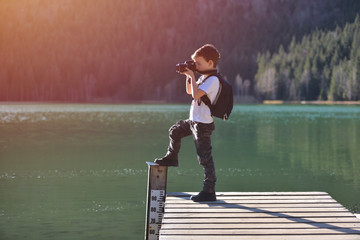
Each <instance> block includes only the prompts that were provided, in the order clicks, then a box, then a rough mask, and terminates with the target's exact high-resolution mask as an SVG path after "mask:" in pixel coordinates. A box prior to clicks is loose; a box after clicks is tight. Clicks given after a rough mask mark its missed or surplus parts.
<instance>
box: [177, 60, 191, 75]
mask: <svg viewBox="0 0 360 240" xmlns="http://www.w3.org/2000/svg"><path fill="white" fill-rule="evenodd" d="M186 68H188V69H190V70H191V71H196V65H195V61H193V60H190V61H185V62H184V63H178V64H176V72H178V73H183V72H185V71H186Z"/></svg>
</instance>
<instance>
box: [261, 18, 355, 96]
mask: <svg viewBox="0 0 360 240" xmlns="http://www.w3.org/2000/svg"><path fill="white" fill-rule="evenodd" d="M359 53H360V17H359V15H358V16H357V17H356V19H355V20H354V22H353V23H347V24H346V25H345V26H344V27H342V28H341V27H337V28H336V29H335V30H333V31H322V30H316V31H315V32H314V33H312V34H310V35H306V36H304V37H303V38H302V40H301V41H299V42H296V41H295V40H294V39H293V40H292V42H291V44H290V45H289V48H288V50H287V51H284V49H283V47H282V46H280V48H279V50H278V52H277V53H274V54H273V55H272V56H271V57H269V53H266V54H262V55H259V57H258V64H259V69H258V72H257V74H256V78H255V80H256V90H257V93H258V96H260V97H261V98H263V99H277V100H334V101H335V100H355V101H357V100H360V75H359V71H360V65H359V62H360V55H359ZM265 59H266V60H265Z"/></svg>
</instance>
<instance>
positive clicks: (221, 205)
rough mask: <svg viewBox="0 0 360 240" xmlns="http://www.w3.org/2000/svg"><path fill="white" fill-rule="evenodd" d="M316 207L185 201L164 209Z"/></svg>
mask: <svg viewBox="0 0 360 240" xmlns="http://www.w3.org/2000/svg"><path fill="white" fill-rule="evenodd" d="M279 207H283V208H310V209H311V208H318V207H319V204H317V203H303V204H301V203H300V204H293V203H284V204H281V206H279V204H271V203H262V204H257V203H249V204H228V203H222V202H218V203H212V204H211V205H210V204H187V203H183V204H181V203H166V206H165V209H173V208H179V209H184V211H187V210H185V209H187V208H189V209H192V208H264V209H265V208H269V209H271V208H279ZM321 208H324V209H326V208H344V207H343V206H342V205H341V204H339V203H327V204H323V205H321Z"/></svg>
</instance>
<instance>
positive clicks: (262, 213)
mask: <svg viewBox="0 0 360 240" xmlns="http://www.w3.org/2000/svg"><path fill="white" fill-rule="evenodd" d="M193 194H197V193H190V192H189V193H169V194H168V196H167V198H166V205H165V213H164V218H163V221H162V228H161V231H160V240H177V239H187V240H188V239H194V240H205V239H206V240H212V239H229V240H232V239H239V240H260V239H261V240H262V239H267V240H275V239H276V240H278V239H281V240H300V239H301V240H310V239H316V240H319V239H320V240H325V239H326V240H331V239H334V240H335V239H336V240H355V239H356V240H360V220H359V219H357V218H356V217H355V216H354V215H353V214H352V213H350V212H349V211H348V210H347V209H346V208H344V207H343V206H342V205H341V204H339V203H338V202H336V201H335V200H334V199H333V198H331V196H330V195H329V194H327V193H325V192H240V193H238V192H231V193H217V200H218V201H215V202H202V203H195V202H193V201H191V200H189V196H190V195H193Z"/></svg>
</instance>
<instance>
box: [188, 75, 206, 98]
mask: <svg viewBox="0 0 360 240" xmlns="http://www.w3.org/2000/svg"><path fill="white" fill-rule="evenodd" d="M186 76H187V80H186V92H187V93H188V94H191V96H192V97H193V98H194V99H199V98H201V97H202V96H204V95H205V94H206V92H204V91H203V90H201V89H200V88H199V87H198V85H197V84H196V80H195V75H194V72H192V71H191V73H189V75H186ZM188 79H190V81H189V80H188ZM189 82H190V83H189Z"/></svg>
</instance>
